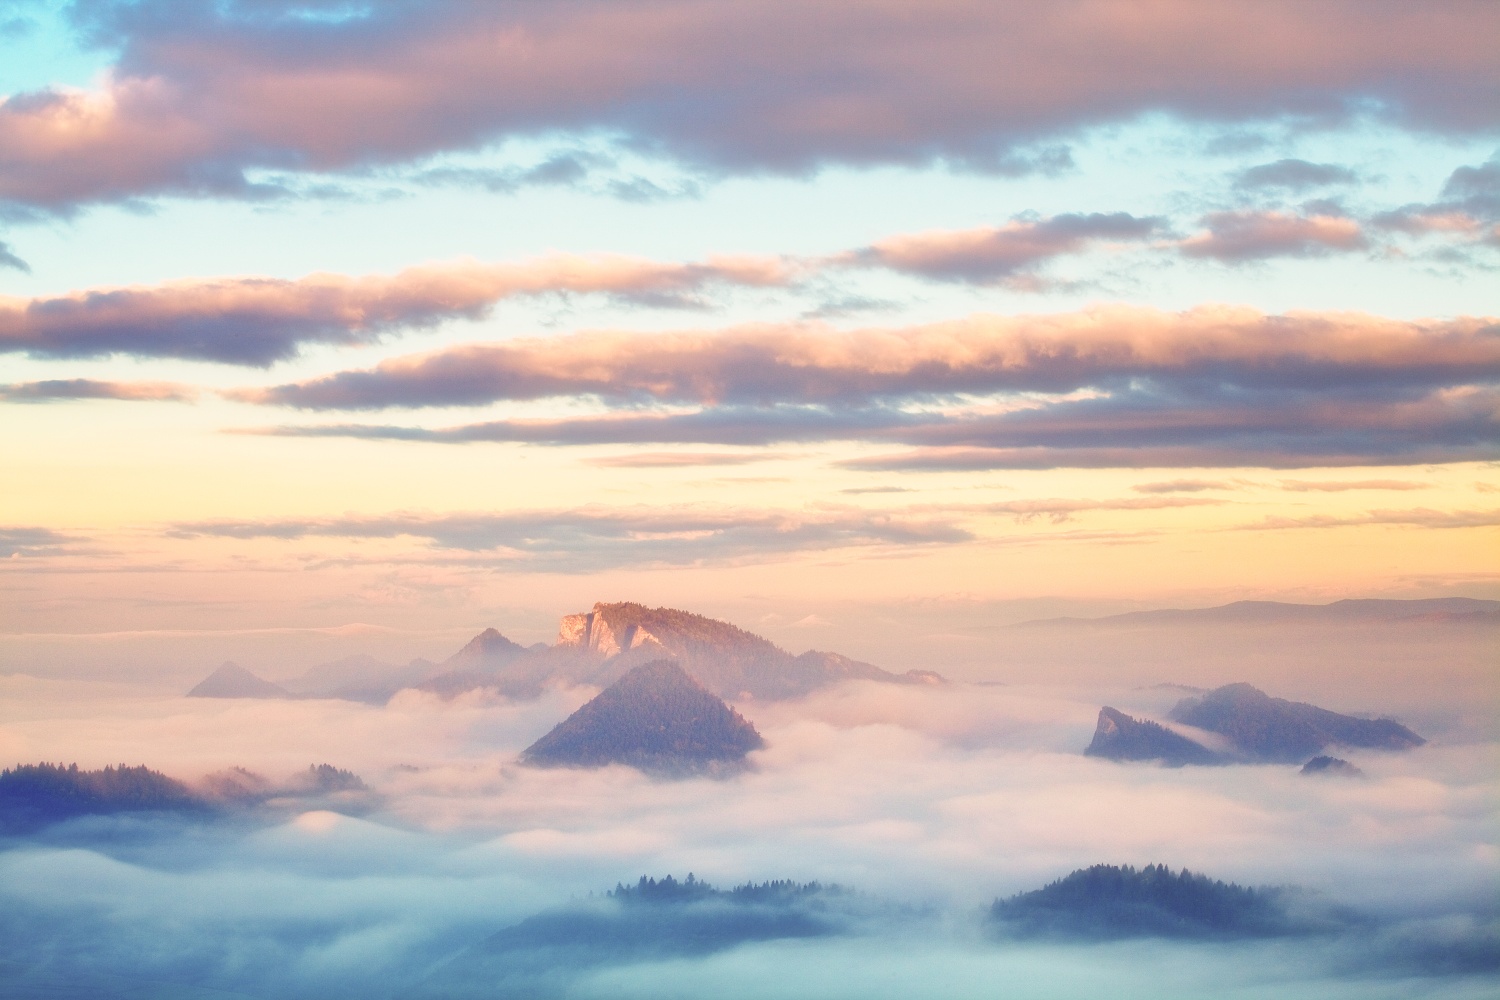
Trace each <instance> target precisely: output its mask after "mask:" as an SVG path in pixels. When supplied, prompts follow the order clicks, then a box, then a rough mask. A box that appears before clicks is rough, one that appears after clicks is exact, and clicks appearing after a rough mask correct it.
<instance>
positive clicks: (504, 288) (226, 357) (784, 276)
mask: <svg viewBox="0 0 1500 1000" xmlns="http://www.w3.org/2000/svg"><path fill="white" fill-rule="evenodd" d="M788 280H790V271H789V270H788V268H787V266H786V265H785V264H783V263H782V262H781V261H779V260H776V259H771V258H717V259H714V260H710V261H708V262H706V263H703V264H659V263H654V262H651V261H646V260H641V259H639V258H634V257H623V256H616V255H603V254H601V255H594V256H576V255H569V254H554V255H552V256H548V257H542V258H538V259H536V260H532V261H529V262H525V263H519V264H483V263H478V262H475V261H457V262H452V263H447V264H429V265H423V266H420V267H412V268H408V269H406V270H404V271H401V272H398V273H397V274H395V275H391V276H384V275H367V276H363V277H349V276H347V275H337V274H313V275H309V276H307V277H305V278H299V279H295V280H286V279H278V278H218V279H198V280H183V281H176V282H170V283H167V284H162V285H155V286H134V287H126V288H114V289H91V290H88V291H82V292H74V293H72V294H69V295H61V296H52V297H42V298H31V299H24V298H16V297H0V352H26V353H28V354H31V355H33V356H37V357H48V358H77V357H98V356H105V355H116V354H128V355H135V356H139V357H169V358H187V359H192V360H201V361H217V362H221V363H224V364H243V365H268V364H270V363H272V362H274V361H281V360H285V359H287V358H290V357H293V356H295V355H296V354H297V352H298V350H299V349H300V348H301V347H302V346H303V345H305V344H314V343H325V344H354V343H367V342H370V341H373V340H376V339H378V338H379V337H380V336H382V335H383V334H386V333H390V332H392V331H395V330H400V329H407V328H411V327H425V326H432V325H435V324H437V323H441V322H444V321H446V320H450V319H459V318H464V319H477V318H480V317H482V316H484V315H486V314H487V313H488V311H489V310H490V308H491V307H492V306H494V305H495V304H496V303H497V302H499V301H501V300H502V299H506V298H510V297H513V296H530V295H546V294H590V293H593V294H602V295H608V296H611V297H614V298H617V299H622V300H627V301H634V302H649V303H652V304H657V305H677V306H682V305H691V304H693V301H694V300H693V296H694V295H695V294H696V293H698V292H700V291H702V290H703V289H705V288H706V287H708V286H710V285H713V284H716V283H730V284H741V285H752V286H774V285H780V284H784V283H786V282H787V281H788Z"/></svg>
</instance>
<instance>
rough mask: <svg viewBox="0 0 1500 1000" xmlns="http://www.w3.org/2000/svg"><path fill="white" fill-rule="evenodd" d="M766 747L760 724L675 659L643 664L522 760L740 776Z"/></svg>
mask: <svg viewBox="0 0 1500 1000" xmlns="http://www.w3.org/2000/svg"><path fill="white" fill-rule="evenodd" d="M763 746H765V740H763V739H762V738H761V735H760V733H758V732H756V731H755V727H754V726H753V725H751V724H750V723H749V722H748V721H746V720H745V718H744V717H743V716H741V715H740V714H739V713H738V712H736V711H734V709H732V708H730V707H729V706H728V705H726V704H725V703H724V702H723V701H722V700H721V699H719V698H717V697H715V696H714V695H713V694H712V693H711V692H709V691H707V690H705V689H704V688H703V686H702V685H700V684H698V683H697V682H696V681H694V680H693V679H692V678H691V677H689V676H688V675H687V674H686V673H685V672H684V671H683V669H682V668H681V667H679V666H678V665H677V664H675V663H673V662H671V661H670V660H658V661H655V662H652V663H647V664H644V665H642V666H639V667H636V668H635V669H634V670H632V671H630V672H629V673H627V674H626V675H625V676H624V677H621V678H620V679H619V680H618V681H616V682H615V683H614V684H611V685H610V686H609V687H607V688H605V689H604V690H603V691H601V692H600V693H599V695H598V696H597V697H595V698H594V699H593V700H592V701H590V702H589V703H588V704H586V705H584V706H583V707H582V708H580V709H579V710H578V711H576V712H574V713H573V714H572V715H570V716H568V717H567V718H566V719H564V720H563V721H562V722H560V723H558V725H557V726H556V727H555V728H554V729H553V730H552V731H551V732H550V733H548V734H547V735H546V736H543V737H542V738H541V739H539V740H537V741H536V742H535V743H533V744H532V745H531V746H530V747H528V748H527V749H526V751H525V752H524V753H523V754H522V755H521V760H522V762H523V763H526V764H531V765H534V766H538V767H603V766H605V765H607V764H628V765H630V766H631V767H635V768H639V769H640V770H643V771H647V772H650V773H653V774H662V775H668V776H677V775H690V774H704V773H709V774H715V773H732V772H734V771H736V770H739V769H741V768H743V767H744V765H745V756H746V755H747V754H748V753H749V752H750V751H751V750H758V749H760V748H761V747H763Z"/></svg>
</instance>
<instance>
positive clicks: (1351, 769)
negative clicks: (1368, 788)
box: [1299, 757, 1365, 778]
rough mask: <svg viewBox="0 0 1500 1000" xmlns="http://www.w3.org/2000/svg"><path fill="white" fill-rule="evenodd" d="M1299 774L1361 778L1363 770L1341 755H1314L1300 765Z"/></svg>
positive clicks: (1363, 774)
mask: <svg viewBox="0 0 1500 1000" xmlns="http://www.w3.org/2000/svg"><path fill="white" fill-rule="evenodd" d="M1299 773H1300V774H1310V775H1313V776H1315V777H1317V776H1327V777H1330V778H1363V777H1364V776H1365V772H1363V771H1361V770H1360V769H1359V768H1357V767H1355V766H1354V765H1353V764H1351V763H1349V762H1348V761H1347V760H1344V759H1343V758H1341V757H1314V758H1313V759H1312V760H1310V761H1308V762H1307V763H1306V764H1303V765H1302V770H1301V771H1300V772H1299Z"/></svg>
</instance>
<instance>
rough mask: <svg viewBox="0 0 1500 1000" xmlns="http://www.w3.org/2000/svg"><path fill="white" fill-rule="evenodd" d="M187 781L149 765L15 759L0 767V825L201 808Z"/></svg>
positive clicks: (16, 828) (17, 828)
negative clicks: (90, 767)
mask: <svg viewBox="0 0 1500 1000" xmlns="http://www.w3.org/2000/svg"><path fill="white" fill-rule="evenodd" d="M206 811H207V805H206V803H205V802H204V801H203V800H202V799H200V798H199V797H198V796H196V795H194V794H193V792H192V791H191V790H190V789H189V788H188V786H187V785H185V784H183V783H182V782H180V781H176V780H174V779H172V778H169V777H167V776H166V775H165V774H161V773H160V772H158V771H153V770H151V769H150V768H148V767H145V766H140V767H129V766H127V765H125V764H121V765H120V766H118V767H105V768H103V769H102V770H98V771H85V770H80V769H79V767H78V765H77V764H70V765H68V766H66V767H65V766H63V765H62V764H45V763H43V764H18V765H16V766H15V767H13V768H9V769H7V770H4V771H0V831H4V832H7V833H28V832H31V831H34V830H38V829H41V828H42V827H44V826H48V825H50V824H53V823H58V822H61V821H63V820H68V819H76V818H78V817H80V816H105V815H112V814H115V813H136V812H141V813H143V812H172V813H203V812H206Z"/></svg>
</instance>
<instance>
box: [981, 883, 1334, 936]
mask: <svg viewBox="0 0 1500 1000" xmlns="http://www.w3.org/2000/svg"><path fill="white" fill-rule="evenodd" d="M990 920H991V921H992V922H993V923H994V925H995V926H996V927H997V928H999V929H1001V930H1002V931H1004V932H1005V933H1007V934H1013V935H1017V936H1022V937H1064V938H1090V939H1103V938H1129V937H1173V938H1243V937H1272V936H1278V935H1284V934H1292V933H1298V932H1300V931H1301V930H1304V929H1305V928H1303V927H1301V926H1299V925H1298V924H1296V923H1294V922H1293V921H1292V920H1291V919H1290V918H1289V917H1288V915H1287V912H1286V907H1285V905H1284V903H1283V900H1282V893H1281V891H1280V890H1276V889H1251V888H1246V887H1245V886H1241V885H1236V884H1234V883H1232V882H1222V881H1219V880H1218V879H1213V878H1209V877H1208V876H1207V875H1199V874H1195V873H1193V872H1190V871H1188V870H1187V869H1185V868H1184V869H1183V870H1182V871H1180V872H1173V871H1172V870H1171V869H1170V868H1168V867H1166V866H1165V865H1147V866H1146V867H1144V868H1139V869H1137V868H1134V867H1132V866H1130V865H1093V866H1092V867H1089V868H1082V869H1079V870H1078V871H1075V872H1073V873H1072V874H1070V875H1068V876H1066V877H1065V878H1061V879H1058V880H1057V881H1056V882H1052V883H1050V884H1048V885H1046V886H1043V887H1042V888H1040V889H1036V890H1033V891H1031V892H1023V893H1019V894H1017V895H1015V896H1012V897H1010V898H1009V899H1003V900H996V901H995V904H994V906H992V907H991V908H990Z"/></svg>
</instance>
